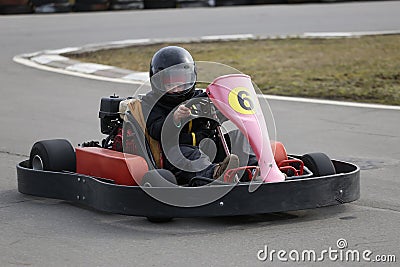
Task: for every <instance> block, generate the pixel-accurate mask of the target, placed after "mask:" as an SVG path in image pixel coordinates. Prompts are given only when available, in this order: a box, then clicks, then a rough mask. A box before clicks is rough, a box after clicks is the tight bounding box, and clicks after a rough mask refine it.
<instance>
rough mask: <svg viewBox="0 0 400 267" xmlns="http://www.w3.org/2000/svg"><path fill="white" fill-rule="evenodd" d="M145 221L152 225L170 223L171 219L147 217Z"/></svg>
mask: <svg viewBox="0 0 400 267" xmlns="http://www.w3.org/2000/svg"><path fill="white" fill-rule="evenodd" d="M147 220H148V221H149V222H152V223H166V222H170V221H172V218H169V217H167V218H157V217H147Z"/></svg>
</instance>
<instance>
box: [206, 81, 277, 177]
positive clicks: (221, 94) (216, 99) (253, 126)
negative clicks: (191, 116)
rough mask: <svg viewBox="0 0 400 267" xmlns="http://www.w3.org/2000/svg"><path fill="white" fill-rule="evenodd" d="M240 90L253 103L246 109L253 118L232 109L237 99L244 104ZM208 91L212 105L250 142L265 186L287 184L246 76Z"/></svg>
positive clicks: (216, 84)
mask: <svg viewBox="0 0 400 267" xmlns="http://www.w3.org/2000/svg"><path fill="white" fill-rule="evenodd" d="M241 88H243V90H244V92H245V93H246V95H245V96H246V99H247V100H249V101H251V102H252V105H251V108H249V107H247V108H248V109H247V111H248V112H247V113H249V112H250V113H251V114H244V113H246V112H244V113H243V112H240V108H236V109H235V107H234V105H232V103H233V102H234V101H235V98H237V99H239V100H240V101H241V103H243V99H242V98H241V96H239V95H238V93H237V91H240V90H241ZM235 89H236V90H235ZM246 89H247V90H246ZM243 90H242V93H243ZM206 91H207V94H208V96H209V97H210V99H211V100H212V102H213V104H214V105H215V106H216V107H217V108H218V109H219V110H220V111H221V112H222V113H223V114H224V115H225V116H226V117H227V118H228V119H230V120H231V121H232V122H233V123H234V124H235V125H236V126H237V127H238V128H239V130H240V131H241V132H242V133H243V134H244V135H245V136H246V137H247V138H248V140H249V143H250V145H251V147H252V148H253V150H254V153H255V154H256V157H257V159H258V162H259V166H260V175H261V177H262V180H263V181H264V182H281V181H284V180H285V176H284V174H283V173H282V172H281V171H280V170H279V168H278V166H277V165H276V162H275V159H274V155H273V153H272V149H271V144H270V140H269V135H268V130H267V124H266V122H265V118H264V115H263V113H262V109H261V107H260V103H259V101H258V98H257V94H256V92H255V90H254V87H253V84H252V82H251V78H250V77H249V76H247V75H245V74H230V75H224V76H221V77H218V78H217V79H215V80H214V81H213V82H212V83H211V84H210V85H209V86H208V87H207V89H206ZM231 91H232V93H231ZM229 96H230V97H231V102H230V101H229ZM232 99H233V100H232ZM238 103H239V102H238ZM248 103H249V102H247V104H248ZM238 109H239V111H238Z"/></svg>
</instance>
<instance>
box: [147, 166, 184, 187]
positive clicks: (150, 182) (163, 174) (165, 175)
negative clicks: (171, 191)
mask: <svg viewBox="0 0 400 267" xmlns="http://www.w3.org/2000/svg"><path fill="white" fill-rule="evenodd" d="M177 184H178V183H177V181H176V178H175V175H173V174H172V172H170V171H168V170H164V169H155V170H150V171H148V172H147V173H146V174H145V175H144V176H143V178H142V181H141V185H142V186H147V187H173V186H177Z"/></svg>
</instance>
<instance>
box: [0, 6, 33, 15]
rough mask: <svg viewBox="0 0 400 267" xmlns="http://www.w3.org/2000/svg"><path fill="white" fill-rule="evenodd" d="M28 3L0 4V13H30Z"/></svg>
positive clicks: (30, 8) (30, 9)
mask: <svg viewBox="0 0 400 267" xmlns="http://www.w3.org/2000/svg"><path fill="white" fill-rule="evenodd" d="M32 11H33V10H32V7H31V6H30V5H14V6H12V5H4V6H0V14H27V13H32Z"/></svg>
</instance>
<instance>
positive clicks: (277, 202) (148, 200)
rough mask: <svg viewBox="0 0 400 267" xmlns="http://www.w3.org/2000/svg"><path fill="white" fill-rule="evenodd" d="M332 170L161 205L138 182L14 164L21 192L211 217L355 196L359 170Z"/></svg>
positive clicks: (342, 165) (130, 210)
mask: <svg viewBox="0 0 400 267" xmlns="http://www.w3.org/2000/svg"><path fill="white" fill-rule="evenodd" d="M332 162H333V164H334V165H335V168H336V171H337V173H338V174H336V175H331V176H325V177H312V178H301V179H294V180H288V181H284V182H279V183H264V184H262V185H260V186H259V188H258V189H257V190H256V191H254V192H249V184H248V183H247V184H246V183H243V184H242V183H240V184H237V185H236V186H235V187H234V188H232V190H231V191H230V192H229V193H228V194H225V195H224V196H223V197H221V198H219V199H218V200H215V201H213V202H211V203H209V204H206V205H203V206H197V207H177V206H172V205H169V204H165V203H162V202H160V201H158V200H156V199H154V198H153V197H151V196H150V195H149V194H147V193H146V192H144V191H143V190H142V189H141V188H140V187H138V186H121V185H115V184H112V183H109V182H106V181H103V180H102V179H98V178H94V177H89V176H84V175H80V174H76V173H61V172H48V171H36V170H32V169H30V168H28V167H27V166H28V161H23V162H21V163H19V164H18V165H17V179H18V190H19V192H21V193H23V194H29V195H34V196H39V197H47V198H55V199H61V200H66V201H71V202H75V203H80V204H83V205H86V206H89V207H92V208H94V209H96V210H100V211H105V212H111V213H118V214H125V215H135V216H145V217H156V218H173V217H214V216H234V215H251V214H263V213H271V212H285V211H294V210H303V209H312V208H318V207H326V206H332V205H339V204H343V203H348V202H352V201H355V200H357V199H358V198H359V197H360V169H359V168H358V167H357V166H355V165H353V164H351V163H347V162H341V161H335V160H333V161H332ZM223 187H224V185H218V186H204V187H196V188H193V187H192V188H188V187H172V188H156V187H154V188H148V189H147V190H150V191H151V190H162V191H163V193H165V194H174V196H176V197H177V198H180V197H182V198H185V197H190V198H193V197H196V196H200V195H202V194H210V193H214V194H215V192H216V191H218V190H219V191H223V190H225V189H224V188H223Z"/></svg>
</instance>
